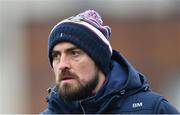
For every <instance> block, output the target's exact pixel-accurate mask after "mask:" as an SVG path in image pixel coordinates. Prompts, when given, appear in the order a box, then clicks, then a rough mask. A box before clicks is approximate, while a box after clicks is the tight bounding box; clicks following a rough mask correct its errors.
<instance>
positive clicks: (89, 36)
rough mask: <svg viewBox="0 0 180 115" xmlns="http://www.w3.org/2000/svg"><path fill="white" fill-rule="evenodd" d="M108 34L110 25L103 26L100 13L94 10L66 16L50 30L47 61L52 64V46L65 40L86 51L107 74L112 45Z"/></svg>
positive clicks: (109, 33)
mask: <svg viewBox="0 0 180 115" xmlns="http://www.w3.org/2000/svg"><path fill="white" fill-rule="evenodd" d="M110 35H111V29H110V27H108V26H103V21H102V19H101V17H100V15H99V14H98V13H97V12H96V11H94V10H87V11H85V12H83V13H80V14H78V15H77V16H72V17H70V18H67V19H65V20H63V21H61V22H59V23H58V24H57V25H55V26H54V28H53V29H52V30H51V33H50V35H49V39H48V57H49V62H50V64H51V66H52V61H53V60H52V50H53V47H54V46H55V45H56V44H58V43H60V42H64V41H66V42H70V43H72V44H74V45H76V46H77V47H79V48H80V49H82V50H83V51H84V52H86V53H87V54H88V55H89V56H90V57H91V59H92V60H93V61H94V62H95V63H96V64H97V66H98V67H99V68H100V69H101V70H102V72H103V73H104V74H105V75H107V74H108V73H109V70H110V61H111V55H112V47H111V45H110V43H109V37H110Z"/></svg>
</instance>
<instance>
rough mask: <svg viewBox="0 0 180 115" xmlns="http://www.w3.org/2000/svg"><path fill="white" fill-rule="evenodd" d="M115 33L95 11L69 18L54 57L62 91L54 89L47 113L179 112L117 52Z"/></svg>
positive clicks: (54, 35)
mask: <svg viewBox="0 0 180 115" xmlns="http://www.w3.org/2000/svg"><path fill="white" fill-rule="evenodd" d="M110 34H111V29H110V28H109V27H108V26H103V21H102V20H101V17H100V15H99V14H98V13H97V12H96V11H94V10H87V11H85V12H83V13H80V14H79V15H77V16H74V17H70V18H68V19H65V20H63V21H61V22H59V23H58V24H57V25H56V26H55V27H54V28H53V29H52V31H51V33H50V35H49V41H48V56H49V61H50V64H51V66H52V68H53V70H54V73H55V79H56V86H55V87H53V88H51V90H49V96H48V97H47V102H48V107H47V109H45V110H44V111H43V112H42V113H44V114H54V113H65V114H68V113H74V114H75V113H78V114H92V113H96V114H101V113H108V114H113V113H116V114H125V113H129V114H130V113H135V114H137V113H142V114H153V113H159V114H160V113H178V111H177V110H176V109H175V108H174V107H173V106H172V105H170V103H169V102H168V101H167V100H166V99H165V98H164V97H162V96H160V95H158V94H157V93H155V92H152V91H151V90H150V88H149V85H148V83H147V81H146V80H145V77H144V76H143V75H142V74H140V73H139V72H138V71H136V70H135V69H134V68H133V67H132V65H130V64H129V63H128V61H127V60H126V59H125V58H124V57H123V56H122V55H121V54H119V53H118V52H117V51H115V50H113V49H112V47H111V45H110V43H109V41H108V39H109V37H110Z"/></svg>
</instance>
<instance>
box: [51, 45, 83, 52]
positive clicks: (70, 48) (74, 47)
mask: <svg viewBox="0 0 180 115" xmlns="http://www.w3.org/2000/svg"><path fill="white" fill-rule="evenodd" d="M76 49H80V48H78V47H77V46H72V47H69V48H67V49H65V52H70V51H73V50H76ZM52 53H60V51H57V50H53V51H52Z"/></svg>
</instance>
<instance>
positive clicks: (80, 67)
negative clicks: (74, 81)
mask: <svg viewBox="0 0 180 115" xmlns="http://www.w3.org/2000/svg"><path fill="white" fill-rule="evenodd" d="M74 71H75V72H76V74H77V75H78V76H79V79H80V80H81V81H82V82H87V81H89V80H91V79H92V78H93V77H94V75H95V72H96V67H95V64H94V62H92V61H91V60H90V61H89V60H88V61H84V62H81V63H78V64H77V65H76V67H74Z"/></svg>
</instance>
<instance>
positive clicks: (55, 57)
mask: <svg viewBox="0 0 180 115" xmlns="http://www.w3.org/2000/svg"><path fill="white" fill-rule="evenodd" d="M52 58H53V60H59V58H60V53H59V52H53V53H52Z"/></svg>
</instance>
